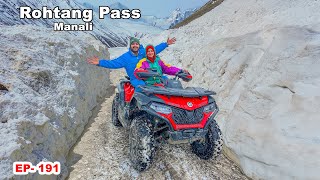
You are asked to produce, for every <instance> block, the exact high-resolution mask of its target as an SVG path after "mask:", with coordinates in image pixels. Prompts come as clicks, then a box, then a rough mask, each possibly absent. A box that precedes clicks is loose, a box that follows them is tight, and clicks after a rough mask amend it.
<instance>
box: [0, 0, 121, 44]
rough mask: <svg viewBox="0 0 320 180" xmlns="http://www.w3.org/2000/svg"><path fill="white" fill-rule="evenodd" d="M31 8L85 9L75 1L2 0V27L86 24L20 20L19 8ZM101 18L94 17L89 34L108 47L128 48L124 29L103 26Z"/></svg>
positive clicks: (74, 20) (0, 22) (0, 21)
mask: <svg viewBox="0 0 320 180" xmlns="http://www.w3.org/2000/svg"><path fill="white" fill-rule="evenodd" d="M20 6H30V7H32V8H33V9H41V8H42V7H43V6H48V8H54V7H56V6H59V7H60V9H63V8H65V9H84V8H83V6H82V5H80V4H79V3H77V2H76V1H73V0H67V1H57V0H53V1H46V0H8V1H7V0H0V11H1V16H0V25H10V26H11V25H16V24H33V25H37V26H42V27H48V28H53V22H54V21H57V22H69V23H82V24H83V23H84V22H83V21H82V20H76V19H70V20H64V19H58V20H50V19H37V20H32V19H20V18H19V17H20V16H19V7H20ZM98 17H99V16H94V20H93V22H94V30H93V31H92V32H88V33H90V34H92V35H93V36H95V37H96V38H97V39H99V40H100V41H101V42H102V43H104V44H105V45H106V46H108V47H117V46H126V45H127V34H126V31H124V30H123V29H122V28H117V27H115V26H113V24H112V23H110V24H108V25H105V24H101V21H100V20H99V19H98Z"/></svg>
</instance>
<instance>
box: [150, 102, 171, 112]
mask: <svg viewBox="0 0 320 180" xmlns="http://www.w3.org/2000/svg"><path fill="white" fill-rule="evenodd" d="M150 108H152V109H153V110H155V111H156V112H158V113H162V114H170V113H172V110H171V108H170V107H168V106H166V105H162V104H159V103H152V104H151V105H150Z"/></svg>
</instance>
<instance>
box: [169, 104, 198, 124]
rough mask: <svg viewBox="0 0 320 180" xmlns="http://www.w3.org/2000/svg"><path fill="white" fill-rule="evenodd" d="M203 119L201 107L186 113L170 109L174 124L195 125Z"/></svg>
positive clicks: (182, 110) (181, 110) (177, 109)
mask: <svg viewBox="0 0 320 180" xmlns="http://www.w3.org/2000/svg"><path fill="white" fill-rule="evenodd" d="M202 118H203V107H202V108H198V109H195V110H193V111H188V110H184V109H180V108H172V119H173V120H174V122H175V123H176V124H197V123H199V122H200V121H201V120H202Z"/></svg>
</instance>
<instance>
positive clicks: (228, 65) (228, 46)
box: [142, 0, 320, 179]
mask: <svg viewBox="0 0 320 180" xmlns="http://www.w3.org/2000/svg"><path fill="white" fill-rule="evenodd" d="M319 8H320V2H319V1H291V0H284V1H283V0H282V1H281V0H261V1H255V0H248V1H242V2H241V3H239V2H237V1H232V0H225V1H224V2H223V3H222V4H221V5H219V6H218V7H216V8H215V9H214V10H212V11H210V12H208V13H206V14H205V15H203V16H202V17H200V18H198V19H196V20H194V21H192V22H191V23H190V24H188V25H186V26H183V27H181V28H179V29H174V30H169V31H166V32H164V33H162V34H161V35H159V36H155V37H145V38H144V40H143V41H142V42H145V43H150V40H151V43H153V44H156V43H157V42H158V41H159V40H161V39H163V38H164V37H167V36H168V35H169V34H170V35H171V36H175V37H176V38H177V42H176V44H175V45H173V46H170V48H168V49H167V50H165V51H164V52H163V53H162V54H160V56H161V57H162V58H163V59H164V60H165V61H166V62H167V63H170V64H172V65H176V66H180V67H184V68H186V69H188V70H189V71H190V72H191V73H192V74H193V77H194V80H193V81H192V83H193V85H194V86H201V87H204V88H208V89H210V90H214V91H216V92H217V95H216V98H217V103H218V105H219V107H220V112H219V114H218V117H217V121H218V123H219V125H220V126H221V127H222V130H223V134H224V141H225V145H226V146H227V148H226V154H227V155H228V156H229V157H230V158H232V159H233V160H234V161H235V162H237V163H238V164H239V165H240V167H241V168H242V169H243V171H244V172H245V173H246V175H248V176H250V177H252V178H253V179H318V178H319V176H320V173H319V171H318V167H319V166H320V161H319V158H318V157H319V156H320V154H319V152H320V133H319V131H318V128H317V127H319V126H320V124H319V121H318V120H319V116H320V114H319V113H320V104H319V102H320V101H319V100H320V99H319V98H320V94H319V92H320V71H319V69H320V64H319V61H318V59H319V58H320V56H319V54H320V51H319V50H320V19H319V18H318V17H320V12H319V10H318V9H319ZM188 86H190V84H188Z"/></svg>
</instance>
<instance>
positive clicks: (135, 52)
mask: <svg viewBox="0 0 320 180" xmlns="http://www.w3.org/2000/svg"><path fill="white" fill-rule="evenodd" d="M131 51H132V52H133V53H134V54H137V53H138V52H139V49H137V50H136V51H135V50H133V49H131Z"/></svg>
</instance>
